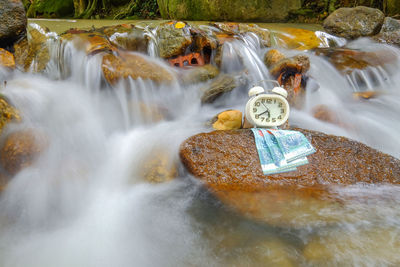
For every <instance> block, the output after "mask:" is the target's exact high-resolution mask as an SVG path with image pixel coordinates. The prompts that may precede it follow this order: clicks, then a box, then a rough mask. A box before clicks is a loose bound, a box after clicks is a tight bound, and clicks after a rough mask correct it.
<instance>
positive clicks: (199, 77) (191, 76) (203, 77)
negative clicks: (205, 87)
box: [179, 64, 219, 84]
mask: <svg viewBox="0 0 400 267" xmlns="http://www.w3.org/2000/svg"><path fill="white" fill-rule="evenodd" d="M181 74H182V75H179V76H180V79H181V81H182V82H183V83H184V84H194V83H199V82H206V81H208V80H211V79H214V78H215V77H217V76H218V74H219V69H218V68H217V67H215V66H213V65H211V64H207V65H204V66H200V67H194V68H190V69H186V70H183V72H182V73H181Z"/></svg>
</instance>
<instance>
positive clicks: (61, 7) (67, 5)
mask: <svg viewBox="0 0 400 267" xmlns="http://www.w3.org/2000/svg"><path fill="white" fill-rule="evenodd" d="M73 13H74V3H73V0H34V1H33V3H32V4H31V5H30V7H29V9H28V16H29V17H40V16H43V17H66V16H72V15H73Z"/></svg>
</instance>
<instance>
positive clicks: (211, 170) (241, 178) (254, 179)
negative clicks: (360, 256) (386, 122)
mask: <svg viewBox="0 0 400 267" xmlns="http://www.w3.org/2000/svg"><path fill="white" fill-rule="evenodd" d="M297 130H299V129H297ZM300 131H301V132H303V133H304V134H305V136H306V137H307V138H308V140H310V141H311V142H312V144H313V146H314V147H315V148H316V150H317V152H316V153H314V154H312V155H310V156H309V157H308V160H309V164H308V165H304V166H301V167H299V168H298V169H297V171H294V172H288V173H281V174H274V175H264V174H263V173H262V170H261V166H260V161H259V157H258V153H257V150H256V146H255V142H254V137H253V133H252V132H251V131H250V130H230V131H214V132H211V133H202V134H198V135H195V136H192V137H190V138H189V139H187V140H186V141H185V142H184V143H183V144H182V145H181V148H180V158H181V161H182V162H183V164H184V165H185V166H186V168H187V169H188V171H189V172H190V173H192V174H193V175H194V176H195V177H196V178H198V179H200V180H202V181H203V182H204V183H205V186H206V187H208V188H209V189H210V190H211V191H212V192H213V193H214V194H215V196H217V198H219V199H220V200H221V201H222V202H223V203H225V204H227V205H228V206H229V207H232V208H234V209H235V210H236V211H238V212H240V213H242V214H244V215H245V216H248V217H250V218H252V219H256V220H259V221H263V222H267V223H270V224H274V225H280V226H296V227H301V226H305V225H309V224H325V223H331V222H335V221H337V220H338V218H337V216H335V213H334V212H320V211H321V210H323V209H324V210H327V209H331V208H335V209H336V208H339V207H340V206H341V205H342V203H343V199H341V198H339V197H338V195H337V194H336V193H335V192H337V191H336V189H337V188H338V187H342V186H348V185H354V184H357V183H368V184H376V183H396V184H398V183H400V161H399V160H397V159H395V158H394V157H391V156H389V155H386V154H384V153H381V152H379V151H376V150H375V149H372V148H370V147H368V146H366V145H364V144H361V143H359V142H356V141H353V140H350V139H347V138H345V137H338V136H332V135H326V134H323V133H319V132H314V131H309V130H300ZM340 219H341V220H343V218H342V217H341V218H340Z"/></svg>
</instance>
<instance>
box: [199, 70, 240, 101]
mask: <svg viewBox="0 0 400 267" xmlns="http://www.w3.org/2000/svg"><path fill="white" fill-rule="evenodd" d="M237 86H238V82H237V80H236V78H235V77H233V76H231V75H228V74H222V75H220V76H218V77H217V78H216V79H215V80H214V81H212V83H211V84H210V85H209V86H207V87H203V88H202V89H200V90H201V92H202V96H201V103H203V104H204V103H211V102H213V101H214V100H215V99H217V98H218V97H220V96H221V95H223V94H225V93H228V92H230V91H232V90H233V89H235V88H236V87H237Z"/></svg>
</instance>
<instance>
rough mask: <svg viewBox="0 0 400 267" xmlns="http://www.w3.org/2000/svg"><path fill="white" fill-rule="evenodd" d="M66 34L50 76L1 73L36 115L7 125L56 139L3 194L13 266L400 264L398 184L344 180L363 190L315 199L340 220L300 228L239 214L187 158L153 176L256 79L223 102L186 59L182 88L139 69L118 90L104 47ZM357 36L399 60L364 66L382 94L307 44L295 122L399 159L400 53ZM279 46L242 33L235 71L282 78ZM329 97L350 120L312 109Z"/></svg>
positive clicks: (227, 68) (0, 258) (239, 103)
mask: <svg viewBox="0 0 400 267" xmlns="http://www.w3.org/2000/svg"><path fill="white" fill-rule="evenodd" d="M53 45H54V47H52V51H53V53H52V60H51V61H50V63H49V64H48V66H47V69H46V71H45V73H44V74H43V75H39V74H36V75H33V74H23V73H19V72H17V71H16V72H14V73H12V74H11V73H8V72H7V71H6V70H4V69H1V72H0V75H1V76H0V80H7V85H6V87H5V88H2V89H1V92H2V94H4V95H5V96H6V97H7V98H8V99H9V100H10V101H11V102H12V103H13V105H14V106H15V107H16V108H17V109H19V110H20V111H21V117H22V118H23V121H22V122H21V123H18V124H11V125H9V126H8V127H7V129H6V130H5V131H6V132H13V131H16V130H19V129H35V130H36V131H39V132H41V133H43V138H44V139H45V142H46V149H45V150H44V152H43V153H41V155H40V157H39V158H38V160H37V161H35V163H34V164H33V165H32V166H30V167H27V168H25V169H23V170H22V171H21V172H19V173H18V174H17V175H15V177H13V179H12V180H11V182H10V183H9V184H8V187H7V188H6V190H5V191H4V192H3V193H2V195H1V196H0V266H5V267H9V266H13V267H14V266H15V267H17V266H18V267H25V266H32V267H43V266H68V267H70V266H77V267H90V266H96V267H98V266H100V267H101V266H118V267H119V266H121V267H123V266H397V265H398V264H400V255H399V254H398V249H399V248H400V244H399V240H400V208H399V207H400V195H399V187H398V186H393V185H385V186H366V185H356V186H352V187H348V188H347V189H346V190H343V189H340V190H339V192H338V193H339V194H343V195H352V196H354V197H355V198H354V199H355V200H354V201H353V202H351V203H349V204H347V205H346V206H345V207H341V208H340V209H339V208H338V209H334V208H330V209H324V208H320V207H318V206H315V207H313V206H311V207H308V208H309V209H314V210H315V211H316V212H317V213H319V214H323V213H330V215H332V214H333V215H334V216H337V217H338V218H340V220H339V223H337V224H334V225H332V226H325V223H324V221H321V222H320V223H319V224H318V223H317V224H315V223H314V224H310V225H306V226H305V227H300V228H293V229H292V228H289V229H287V228H279V227H274V226H269V225H266V224H262V223H257V222H253V221H250V220H247V219H245V218H242V217H241V216H240V215H238V214H235V213H234V212H232V211H231V210H229V209H227V208H226V207H224V206H222V204H220V203H218V202H217V201H216V200H215V199H214V198H213V197H212V196H210V195H209V194H208V193H207V191H206V190H205V189H204V188H203V187H202V186H201V184H200V183H199V182H198V181H196V179H195V178H193V177H191V176H190V175H189V174H187V172H186V171H185V170H184V168H183V166H181V165H179V168H178V172H177V174H176V176H177V177H176V179H174V180H173V181H171V182H167V183H161V184H150V183H148V182H146V180H145V179H144V178H143V175H142V168H143V166H144V165H145V163H146V162H147V161H149V160H150V159H151V158H152V157H154V153H159V152H160V151H167V154H168V156H169V160H170V161H171V162H172V163H173V162H179V158H178V150H179V145H180V144H181V143H182V142H183V141H184V140H185V138H187V137H189V136H191V135H194V134H197V133H199V132H204V131H210V130H211V129H210V128H209V127H208V126H206V123H205V122H206V121H207V120H208V119H210V118H212V117H213V116H214V115H215V114H217V113H218V112H220V111H222V110H226V109H233V108H237V109H240V110H242V111H243V109H244V105H245V103H246V101H247V95H246V94H247V90H248V88H247V87H246V85H243V86H240V87H239V88H236V89H235V90H234V91H232V92H231V93H229V94H228V95H226V96H224V97H222V98H220V99H218V100H217V101H216V102H215V103H214V104H213V105H201V103H200V91H199V88H200V87H202V86H204V85H205V84H207V83H203V84H190V85H183V84H180V82H179V72H178V71H177V70H174V69H170V71H171V73H173V74H174V77H175V78H176V80H175V81H174V82H173V84H172V85H170V86H166V85H157V84H155V83H153V82H150V81H143V80H136V81H134V80H131V79H128V80H126V81H122V82H120V83H119V84H117V85H116V86H114V88H111V87H110V86H109V85H107V84H106V83H104V82H102V74H101V57H102V54H97V55H95V56H86V55H85V54H84V53H82V52H79V50H77V49H75V48H74V46H73V45H72V44H67V45H66V46H64V47H58V46H57V42H56V41H55V42H54V44H53ZM350 46H353V47H357V48H361V49H363V50H366V51H375V50H385V51H386V52H387V53H390V54H391V55H392V56H393V57H395V58H397V59H396V60H395V61H394V62H395V63H391V64H387V65H384V66H382V69H373V70H371V71H369V72H365V73H363V75H364V76H365V80H369V81H370V82H369V83H368V82H363V83H362V85H365V84H369V86H368V88H367V89H368V90H380V91H383V93H382V94H380V95H378V97H377V98H375V99H370V100H356V99H354V98H353V97H352V93H353V92H354V91H357V90H366V89H365V88H364V87H362V86H361V85H360V84H355V83H354V82H353V83H352V82H351V78H349V77H346V76H344V75H342V74H340V73H339V72H338V71H337V70H336V69H335V68H334V67H333V66H332V65H331V64H330V63H329V62H328V61H326V60H325V59H323V58H322V57H317V56H315V55H314V54H313V53H312V52H307V55H308V56H309V57H310V60H311V69H310V71H309V73H308V75H309V76H310V80H309V88H308V89H307V96H306V102H305V107H304V109H302V110H296V109H293V110H292V112H291V117H290V123H291V124H292V125H295V126H298V127H302V128H307V129H314V130H318V131H322V132H326V133H331V134H335V135H343V136H347V137H350V138H352V139H355V140H358V141H361V142H363V143H365V144H367V145H369V146H372V147H374V148H376V149H378V150H380V151H383V152H385V153H389V154H391V155H393V156H395V157H397V158H398V157H400V154H399V151H400V142H398V132H399V131H400V120H398V114H399V113H400V105H399V104H400V93H399V90H400V70H399V64H400V59H399V57H400V51H399V50H398V49H396V48H393V47H389V46H384V45H377V44H373V43H371V42H369V41H366V40H360V41H357V42H354V43H352V44H350ZM152 49H154V47H153V48H152ZM266 50H267V49H265V48H261V46H260V45H259V43H258V39H257V38H256V37H255V36H254V35H252V34H249V35H246V36H244V37H243V39H242V40H238V41H235V42H232V43H229V44H228V45H226V47H225V48H224V51H223V60H222V67H221V68H222V71H223V72H226V73H232V74H234V75H237V76H240V79H243V80H247V84H254V83H256V82H258V81H259V80H261V79H270V78H271V77H269V74H268V70H267V69H266V67H265V66H264V64H263V63H262V56H263V54H264V53H265V51H266ZM282 51H283V52H285V53H287V54H288V55H294V54H298V53H300V52H299V51H285V50H282ZM152 54H156V53H155V52H154V51H153V52H152ZM149 59H150V58H149ZM243 59H244V60H243ZM152 60H155V61H156V62H158V64H162V65H164V66H166V64H165V63H164V62H162V61H161V60H158V59H152ZM243 69H246V73H245V74H244V75H243V73H240V71H241V70H243ZM371 73H372V74H371ZM373 75H374V76H373ZM349 79H350V80H349ZM355 81H357V80H355ZM208 83H209V82H208ZM243 84H246V83H245V82H244V83H243ZM262 84H263V83H262ZM263 85H265V86H267V85H268V84H265V83H264V84H263ZM372 85H373V86H372ZM316 88H317V89H316ZM142 104H145V105H146V106H152V107H154V108H155V109H157V110H160V111H161V115H162V116H161V117H162V118H161V119H159V118H157V116H156V118H154V117H153V116H148V113H147V112H145V111H143V109H141V108H140V105H142ZM318 104H325V105H327V106H328V107H329V108H331V109H332V110H334V111H335V114H336V115H337V116H338V118H339V119H340V121H341V124H340V126H338V125H334V124H330V123H327V122H322V121H319V120H317V119H315V118H313V117H312V115H311V114H312V109H313V107H315V106H316V105H318ZM0 141H1V140H0ZM152 153H153V154H152ZM321 247H324V249H320V248H321ZM310 255H311V256H310Z"/></svg>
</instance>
